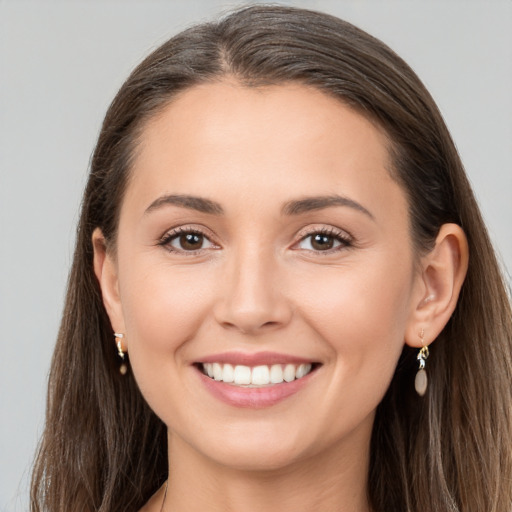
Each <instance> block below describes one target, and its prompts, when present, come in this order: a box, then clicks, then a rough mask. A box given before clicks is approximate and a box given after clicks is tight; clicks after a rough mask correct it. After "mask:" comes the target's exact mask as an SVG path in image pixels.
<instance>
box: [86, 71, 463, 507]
mask: <svg viewBox="0 0 512 512" xmlns="http://www.w3.org/2000/svg"><path fill="white" fill-rule="evenodd" d="M141 142H142V143H141V146H140V148H139V152H138V155H137V157H136V159H135V164H134V168H133V174H132V177H131V180H130V182H129V186H128V188H127V191H126V195H125V198H124V200H123V203H122V207H121V214H120V223H119V232H118V240H117V252H116V255H115V256H114V255H113V254H111V253H110V252H107V251H106V249H105V243H104V240H103V237H102V234H101V231H99V230H96V231H95V233H94V237H93V243H94V247H95V270H96V275H97V277H98V279H99V281H100V284H101V287H102V292H103V297H104V302H105V306H106V308H107V311H108V313H109V316H110V319H111V322H112V327H113V329H114V330H115V331H117V332H123V333H125V338H124V339H123V346H124V348H125V349H126V350H128V351H129V353H130V363H131V371H133V373H134V375H135V378H136V380H137V383H138V385H139V386H140V389H141V391H142V393H143V395H144V397H145V398H146V400H147V401H148V403H149V405H150V406H151V407H152V409H153V410H154V411H155V412H156V414H158V415H159V416H160V418H162V420H163V421H164V422H165V423H166V425H167V426H168V431H169V455H170V479H169V482H170V483H169V489H168V492H167V497H166V501H165V509H166V510H174V511H184V510H187V511H196V510H197V511H199V510H201V511H203V510H211V511H238V512H240V511H241V512H252V511H253V510H254V511H256V510H266V509H268V508H269V507H276V506H279V509H280V510H281V511H294V512H297V511H306V510H322V511H331V510H337V511H339V510H342V511H345V512H351V511H353V512H355V511H357V512H364V511H367V510H369V505H368V503H367V499H366V493H367V482H366V479H367V471H368V460H369V442H370V436H371V429H372V425H373V420H374V415H375V409H376V407H377V405H378V403H379V402H380V401H381V399H382V397H383V395H384V393H385V391H386V389H387V387H388V385H389V383H390V381H391V378H392V376H393V372H394V369H395V367H396V363H397V361H398V358H399V356H400V353H401V351H402V348H403V346H404V343H408V344H409V345H411V346H417V347H420V346H421V345H422V343H423V341H422V339H421V338H420V335H419V333H420V331H421V329H424V331H425V337H424V343H425V344H428V343H430V342H431V341H432V340H434V339H435V337H436V336H437V334H438V333H439V332H440V331H441V329H442V328H443V326H444V325H445V324H446V322H447V321H448V319H449V317H450V315H451V313H452V312H453V309H454V307H455V304H456V300H457V296H458V293H459V290H460V286H461V284H462V280H463V278H464V274H465V269H466V266H467V246H466V242H465V238H464V234H463V233H462V231H461V230H460V228H458V227H457V226H454V225H445V226H443V227H442V229H441V231H440V233H439V237H438V239H437V242H436V246H435V248H434V250H433V251H432V252H431V253H430V254H428V255H423V256H422V257H421V258H420V257H419V256H418V255H417V254H415V251H414V248H413V244H412V241H411V236H410V227H409V217H408V204H407V200H406V196H405V194H404V191H403V190H402V189H401V188H400V186H399V185H398V184H397V183H396V182H395V181H394V180H393V179H392V178H391V176H390V173H389V169H390V166H391V164H390V162H389V157H388V150H387V147H388V145H389V142H388V140H387V139H386V136H385V134H384V133H383V132H382V131H381V130H380V129H379V128H378V127H376V126H375V125H374V124H372V123H371V122H370V121H368V120H367V119H365V118H364V117H362V116H361V115H359V114H358V113H356V112H354V111H353V110H351V109H350V108H348V107H347V106H345V105H344V104H342V103H341V102H339V101H337V100H335V99H333V98H331V97H328V96H326V95H324V94H323V93H321V92H319V91H317V90H315V89H311V88H308V87H305V86H302V85H293V84H292V85H288V84H287V85H280V86H274V87H266V88H246V87H244V86H242V85H239V84H237V83H236V82H234V81H228V80H226V81H223V82H220V83H215V84H207V85H201V86H196V87H194V88H192V89H190V90H187V91H185V92H184V93H182V94H181V95H180V96H179V97H177V98H175V99H174V100H173V101H172V102H171V103H170V104H169V105H168V106H167V107H166V108H165V109H164V110H163V111H162V112H161V113H160V114H158V115H157V116H156V117H154V118H153V119H151V120H150V121H149V123H148V124H147V126H146V127H145V129H144V132H143V135H142V140H141ZM334 194H336V195H338V196H341V197H344V198H348V199H349V200H350V201H352V202H354V203H357V205H359V206H361V207H362V208H363V209H364V211H363V209H362V208H359V206H355V204H353V203H350V204H344V205H330V206H327V207H323V208H320V209H314V210H307V211H302V212H301V213H295V214H290V212H289V211H288V212H287V211H283V208H284V207H285V205H286V204H289V203H290V202H291V201H297V200H301V199H304V198H306V197H310V196H321V197H325V196H331V197H332V196H333V195H334ZM166 195H193V196H197V197H200V198H206V199H208V200H210V201H214V202H215V203H217V204H218V205H219V207H221V208H222V210H223V213H222V214H218V213H216V212H213V213H205V212H200V211H197V210H195V209H194V208H191V207H189V206H190V205H189V206H184V205H183V204H181V205H177V204H169V203H168V202H165V201H162V200H160V201H158V200H159V198H162V197H163V196H166ZM155 201H156V203H155ZM345 202H346V201H345ZM152 204H153V207H151V208H149V207H150V205H152ZM148 208H149V210H148ZM285 210H286V208H285ZM177 227H180V229H182V230H184V231H185V232H186V231H187V230H191V229H192V230H196V231H197V230H199V231H200V232H201V233H202V234H203V235H204V238H203V242H199V244H198V245H196V246H194V247H199V249H194V247H193V248H192V249H193V250H190V248H188V249H185V248H183V247H184V246H183V245H181V246H180V239H179V237H175V238H174V239H171V240H169V237H170V236H171V237H172V236H173V234H175V231H173V230H175V228H177ZM322 230H323V231H324V232H326V233H327V235H326V236H327V239H326V240H327V241H328V242H329V243H333V248H332V249H330V250H328V251H326V250H323V249H322V247H320V248H319V246H317V245H312V243H311V242H312V238H311V234H312V233H318V232H319V231H322ZM169 234H170V235H169ZM166 235H168V238H167V243H166V245H162V243H161V241H162V239H163V238H164V237H165V236H166ZM200 240H201V239H200ZM170 247H171V248H172V247H174V249H175V250H174V251H172V250H170ZM230 351H238V352H243V353H249V354H251V353H255V352H260V351H271V352H279V353H282V354H288V355H293V356H298V357H302V358H305V359H308V360H311V361H314V362H317V363H320V366H319V367H318V368H317V370H315V372H314V373H313V374H311V375H310V377H309V381H308V383H307V384H306V385H305V386H303V387H302V388H301V389H300V391H298V392H297V393H296V394H294V395H292V396H291V397H288V398H286V399H285V400H283V401H281V402H279V403H277V404H275V405H273V406H270V407H263V408H241V407H234V406H232V405H229V404H226V403H224V402H222V401H220V400H218V399H217V398H216V397H214V396H213V395H212V394H211V393H210V392H209V391H208V390H207V389H206V388H205V386H204V385H203V384H202V382H201V379H200V374H199V372H198V370H197V368H196V367H195V366H194V363H196V362H198V361H201V360H202V358H204V357H206V356H210V355H213V354H218V353H222V352H230ZM427 369H428V364H427ZM412 385H413V376H411V386H412ZM162 500H163V489H161V490H160V491H159V492H158V493H157V495H155V496H154V498H153V499H152V500H151V501H150V502H149V503H148V504H147V506H146V507H145V508H144V510H146V511H152V510H160V507H161V505H162Z"/></svg>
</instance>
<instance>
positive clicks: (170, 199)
mask: <svg viewBox="0 0 512 512" xmlns="http://www.w3.org/2000/svg"><path fill="white" fill-rule="evenodd" d="M166 205H174V206H181V207H182V208H189V209H190V210H197V211H198V212H201V213H209V214H211V215H222V214H223V213H224V210H223V209H222V206H221V205H220V204H219V203H216V202H215V201H212V200H211V199H205V198H204V197H197V196H190V195H183V194H171V195H166V196H162V197H159V198H158V199H155V201H153V202H152V203H151V204H150V205H149V206H148V207H147V208H146V210H145V212H144V213H145V214H146V213H150V212H152V211H153V210H157V209H159V208H161V207H162V206H166Z"/></svg>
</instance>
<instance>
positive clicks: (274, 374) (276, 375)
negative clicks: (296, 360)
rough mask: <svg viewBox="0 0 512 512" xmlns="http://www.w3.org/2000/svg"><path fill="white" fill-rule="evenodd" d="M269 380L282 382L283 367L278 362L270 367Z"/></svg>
mask: <svg viewBox="0 0 512 512" xmlns="http://www.w3.org/2000/svg"><path fill="white" fill-rule="evenodd" d="M270 382H272V384H281V382H283V367H282V366H281V365H280V364H273V365H272V366H271V368H270Z"/></svg>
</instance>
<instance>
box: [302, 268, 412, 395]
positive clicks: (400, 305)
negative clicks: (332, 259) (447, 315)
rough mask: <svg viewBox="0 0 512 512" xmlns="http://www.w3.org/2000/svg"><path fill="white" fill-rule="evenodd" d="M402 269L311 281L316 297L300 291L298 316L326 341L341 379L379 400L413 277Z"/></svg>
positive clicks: (397, 347) (339, 273)
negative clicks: (350, 382)
mask: <svg viewBox="0 0 512 512" xmlns="http://www.w3.org/2000/svg"><path fill="white" fill-rule="evenodd" d="M404 264H406V262H404ZM403 268H404V267H402V266H401V265H400V264H398V263H397V264H396V265H391V264H387V263H385V262H384V263H383V264H382V265H380V266H378V265H373V266H369V267H365V268H364V269H361V272H355V271H354V269H353V268H352V269H349V268H343V269H342V268H340V269H335V270H336V271H335V272H331V273H330V275H324V276H323V278H321V279H319V276H318V274H317V275H316V276H314V280H313V276H312V279H311V283H310V284H313V283H314V285H315V289H316V290H317V293H311V290H312V288H311V287H309V286H306V287H305V288H304V289H303V290H302V292H300V293H301V296H302V300H301V303H302V307H301V315H302V316H303V317H304V318H305V319H306V321H307V323H308V324H309V325H310V326H312V327H313V329H314V330H315V331H316V332H317V333H318V334H319V338H320V339H323V340H325V341H327V343H328V345H329V347H330V352H331V358H332V360H333V362H334V363H335V364H334V365H333V367H334V371H335V372H336V373H337V374H339V379H342V380H343V381H344V382H345V384H346V385H348V381H349V380H351V381H352V384H353V383H355V382H356V381H357V383H358V384H357V388H358V389H360V390H361V391H362V392H363V393H364V392H365V390H366V392H368V393H372V394H375V393H377V394H378V395H379V396H378V400H380V398H381V397H382V395H383V393H384V392H385V389H386V388H387V386H388V385H389V382H390V380H391V378H392V375H393V373H394V369H395V367H396V363H397V361H398V358H399V356H400V353H401V351H402V348H403V345H404V335H405V330H406V325H407V321H408V317H409V311H410V300H411V290H412V286H411V285H412V280H411V278H412V273H411V274H407V273H406V272H404V271H403ZM405 268H407V267H405ZM352 384H350V385H352ZM338 392H339V390H338Z"/></svg>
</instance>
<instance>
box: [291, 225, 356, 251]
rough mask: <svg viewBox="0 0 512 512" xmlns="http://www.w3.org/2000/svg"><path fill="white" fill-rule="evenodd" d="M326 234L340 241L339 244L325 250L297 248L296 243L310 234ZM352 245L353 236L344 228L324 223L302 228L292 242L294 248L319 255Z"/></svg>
mask: <svg viewBox="0 0 512 512" xmlns="http://www.w3.org/2000/svg"><path fill="white" fill-rule="evenodd" d="M316 234H320V235H327V236H331V237H333V238H335V239H337V240H338V241H340V243H341V244H340V245H339V246H337V247H333V248H331V249H327V250H325V251H314V250H311V249H299V248H297V246H298V244H300V243H301V242H303V241H304V240H305V239H306V238H308V237H309V236H311V235H316ZM353 245H354V237H353V236H352V235H351V234H350V233H349V232H348V231H346V230H343V229H340V228H337V227H335V226H326V225H315V226H308V227H307V228H305V229H302V230H301V231H299V232H298V233H297V240H296V241H295V242H294V243H293V245H292V249H294V250H305V251H309V252H314V253H315V254H320V255H328V254H332V253H334V252H338V251H340V250H343V249H348V248H350V247H352V246H353Z"/></svg>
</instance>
